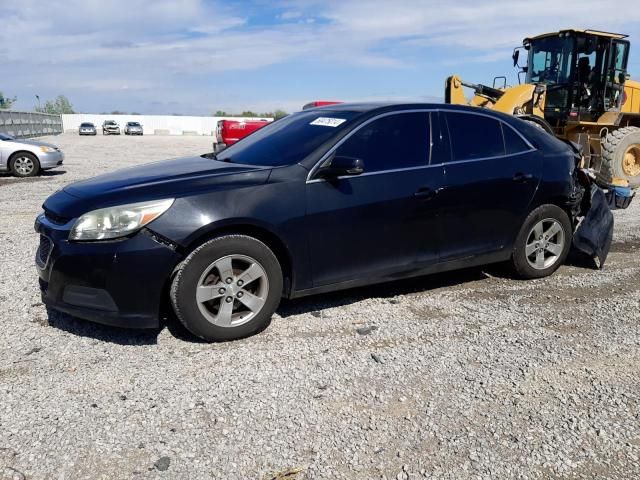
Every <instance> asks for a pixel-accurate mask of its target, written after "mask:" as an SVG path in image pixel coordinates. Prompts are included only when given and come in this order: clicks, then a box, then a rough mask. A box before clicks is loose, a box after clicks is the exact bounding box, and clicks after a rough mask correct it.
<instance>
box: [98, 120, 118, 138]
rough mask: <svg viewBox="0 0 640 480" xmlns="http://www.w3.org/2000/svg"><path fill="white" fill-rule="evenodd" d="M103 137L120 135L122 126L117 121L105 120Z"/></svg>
mask: <svg viewBox="0 0 640 480" xmlns="http://www.w3.org/2000/svg"><path fill="white" fill-rule="evenodd" d="M102 134H103V135H120V125H118V122H116V121H115V120H105V121H104V122H103V123H102Z"/></svg>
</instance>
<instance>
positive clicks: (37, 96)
mask: <svg viewBox="0 0 640 480" xmlns="http://www.w3.org/2000/svg"><path fill="white" fill-rule="evenodd" d="M36 98H37V99H38V111H39V112H40V111H42V107H41V106H40V95H36Z"/></svg>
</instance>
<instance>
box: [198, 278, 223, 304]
mask: <svg viewBox="0 0 640 480" xmlns="http://www.w3.org/2000/svg"><path fill="white" fill-rule="evenodd" d="M221 288H224V286H223V284H222V283H218V284H216V285H200V286H199V287H198V291H197V292H196V299H197V300H198V302H200V303H203V302H208V301H209V300H213V299H216V298H220V297H222V296H224V292H222V293H220V289H221Z"/></svg>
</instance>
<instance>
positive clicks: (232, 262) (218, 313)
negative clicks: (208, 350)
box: [195, 255, 269, 327]
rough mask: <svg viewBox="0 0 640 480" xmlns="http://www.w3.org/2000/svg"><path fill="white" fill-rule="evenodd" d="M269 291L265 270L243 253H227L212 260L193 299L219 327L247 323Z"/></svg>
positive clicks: (261, 304) (203, 313) (259, 308)
mask: <svg viewBox="0 0 640 480" xmlns="http://www.w3.org/2000/svg"><path fill="white" fill-rule="evenodd" d="M268 293H269V279H268V278H267V272H266V271H265V269H264V267H263V266H262V265H260V263H259V262H258V261H257V260H255V259H254V258H251V257H249V256H246V255H227V256H225V257H222V258H220V259H218V260H216V261H215V262H213V263H211V264H210V265H209V266H208V267H207V268H206V269H205V270H204V272H203V273H202V275H201V276H200V279H199V280H198V287H197V290H196V294H195V296H196V301H197V303H198V308H199V309H200V312H201V313H202V315H204V317H205V318H206V319H207V320H208V321H209V322H211V323H212V324H214V325H216V326H219V327H237V326H239V325H243V324H245V323H247V322H249V321H250V320H251V319H252V318H254V317H255V316H256V315H257V314H258V313H259V312H260V310H261V309H262V307H263V306H264V304H265V302H266V300H267V295H268Z"/></svg>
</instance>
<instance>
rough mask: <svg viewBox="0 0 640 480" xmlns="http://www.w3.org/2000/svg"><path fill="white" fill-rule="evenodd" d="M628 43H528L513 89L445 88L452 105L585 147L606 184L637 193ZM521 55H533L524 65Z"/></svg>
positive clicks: (585, 34)
mask: <svg viewBox="0 0 640 480" xmlns="http://www.w3.org/2000/svg"><path fill="white" fill-rule="evenodd" d="M626 38H627V35H621V34H617V33H608V32H601V31H596V30H562V31H559V32H554V33H546V34H543V35H539V36H536V37H531V38H525V39H524V41H523V42H522V47H518V48H516V49H515V50H514V52H513V57H512V59H513V65H514V67H518V68H519V72H518V82H519V85H517V86H513V87H509V86H507V85H506V77H496V78H495V79H494V82H493V86H491V87H489V86H487V85H476V84H472V83H467V82H465V81H463V80H462V79H461V78H460V77H458V76H457V75H453V76H451V77H449V78H448V79H447V81H446V86H445V102H446V103H455V104H468V105H474V106H477V107H483V108H490V109H493V110H497V111H500V112H503V113H506V114H509V115H516V116H518V117H521V118H522V119H524V120H526V121H529V122H533V123H535V124H536V125H538V126H539V127H540V128H544V129H545V130H547V131H548V132H549V133H551V134H553V135H556V136H557V137H559V138H562V139H565V140H570V141H572V142H575V143H577V144H579V145H580V146H581V147H582V151H583V155H584V159H583V165H582V166H583V167H584V168H592V169H593V170H594V171H595V173H596V175H597V176H598V177H599V178H600V179H601V180H602V181H604V182H607V183H613V184H616V185H622V186H626V185H628V186H630V187H632V188H638V187H640V82H637V81H633V80H630V79H629V75H628V74H627V60H628V58H629V41H628V40H626ZM521 51H524V52H526V54H527V60H526V65H522V66H521V65H520V64H519V59H520V52H521ZM523 76H524V82H521V80H522V77H523ZM500 81H502V85H499V83H500ZM497 84H498V85H497ZM465 87H466V88H471V89H473V91H474V96H473V98H472V99H471V100H468V99H467V98H466V97H465V92H464V88H465Z"/></svg>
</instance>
